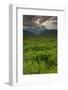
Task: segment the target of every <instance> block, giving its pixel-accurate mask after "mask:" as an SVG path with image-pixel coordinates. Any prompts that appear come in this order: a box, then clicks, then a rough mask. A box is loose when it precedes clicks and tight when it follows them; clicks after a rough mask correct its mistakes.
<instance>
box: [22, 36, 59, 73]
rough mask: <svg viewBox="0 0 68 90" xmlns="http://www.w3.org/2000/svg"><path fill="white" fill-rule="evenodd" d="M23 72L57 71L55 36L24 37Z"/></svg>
mask: <svg viewBox="0 0 68 90" xmlns="http://www.w3.org/2000/svg"><path fill="white" fill-rule="evenodd" d="M23 73H24V74H43V73H57V39H56V37H47V38H46V37H41V36H38V37H30V36H27V37H26V38H24V62H23Z"/></svg>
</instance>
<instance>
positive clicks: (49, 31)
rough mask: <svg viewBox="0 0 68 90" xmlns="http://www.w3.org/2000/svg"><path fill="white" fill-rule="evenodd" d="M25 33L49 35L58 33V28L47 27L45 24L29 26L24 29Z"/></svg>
mask: <svg viewBox="0 0 68 90" xmlns="http://www.w3.org/2000/svg"><path fill="white" fill-rule="evenodd" d="M23 33H24V34H23V35H30V36H34V35H36V36H38V35H43V36H44V35H46V36H49V35H53V36H55V35H57V30H56V29H47V28H45V27H44V26H41V27H40V26H37V27H34V28H31V27H30V28H27V29H24V30H23Z"/></svg>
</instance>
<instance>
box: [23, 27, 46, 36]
mask: <svg viewBox="0 0 68 90" xmlns="http://www.w3.org/2000/svg"><path fill="white" fill-rule="evenodd" d="M44 30H48V29H47V28H45V27H44V26H36V27H30V28H27V29H24V31H29V32H32V33H34V34H36V35H40V34H41V33H42V31H44Z"/></svg>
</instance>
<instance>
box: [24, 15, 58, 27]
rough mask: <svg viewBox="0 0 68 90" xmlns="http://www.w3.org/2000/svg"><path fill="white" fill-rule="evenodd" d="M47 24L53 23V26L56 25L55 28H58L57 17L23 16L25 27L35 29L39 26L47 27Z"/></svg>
mask: <svg viewBox="0 0 68 90" xmlns="http://www.w3.org/2000/svg"><path fill="white" fill-rule="evenodd" d="M46 22H48V23H49V24H50V23H52V24H51V25H55V26H54V27H57V16H35V15H23V26H24V27H35V26H37V25H40V26H41V25H45V26H46ZM44 23H45V24H44ZM48 23H47V24H48ZM52 27H53V26H52Z"/></svg>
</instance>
